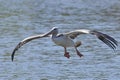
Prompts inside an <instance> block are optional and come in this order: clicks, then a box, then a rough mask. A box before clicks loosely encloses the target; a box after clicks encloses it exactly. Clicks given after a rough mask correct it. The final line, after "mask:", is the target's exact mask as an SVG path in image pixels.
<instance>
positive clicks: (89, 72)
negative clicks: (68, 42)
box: [0, 0, 120, 80]
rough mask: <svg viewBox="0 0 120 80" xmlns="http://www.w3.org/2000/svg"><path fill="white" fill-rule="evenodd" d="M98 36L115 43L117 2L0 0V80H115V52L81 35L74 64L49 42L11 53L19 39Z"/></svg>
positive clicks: (119, 67) (119, 55) (119, 32)
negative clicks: (54, 31) (75, 33)
mask: <svg viewBox="0 0 120 80" xmlns="http://www.w3.org/2000/svg"><path fill="white" fill-rule="evenodd" d="M54 26H56V27H58V28H59V31H60V32H61V33H62V32H67V31H71V30H76V29H81V28H85V29H90V30H98V31H101V32H103V33H106V34H108V35H111V36H112V37H114V38H115V39H116V40H117V41H118V44H119V43H120V0H113V1H112V0H99V1H98V0H0V80H119V79H120V47H119V46H118V48H117V49H116V51H113V50H112V49H110V48H109V47H108V46H106V45H105V44H103V43H102V42H101V41H99V40H98V39H97V38H95V36H92V35H81V36H80V37H78V38H77V40H81V41H82V44H83V45H82V46H81V47H79V48H78V49H79V51H80V52H81V53H82V54H84V57H82V58H79V57H78V56H77V55H76V53H75V50H74V49H73V48H69V49H68V50H69V52H70V54H71V58H70V59H67V58H65V57H64V56H63V54H64V50H63V48H62V47H59V46H56V45H55V44H54V43H53V42H52V41H51V39H50V38H42V39H37V40H34V41H31V42H30V43H29V44H26V45H24V46H23V47H22V48H20V49H19V51H17V52H16V54H15V60H14V62H12V61H11V53H12V50H13V49H14V48H15V46H16V45H17V44H18V42H19V41H21V40H23V39H24V38H26V37H28V36H31V35H35V34H41V33H45V32H47V31H49V30H50V29H51V28H52V27H54Z"/></svg>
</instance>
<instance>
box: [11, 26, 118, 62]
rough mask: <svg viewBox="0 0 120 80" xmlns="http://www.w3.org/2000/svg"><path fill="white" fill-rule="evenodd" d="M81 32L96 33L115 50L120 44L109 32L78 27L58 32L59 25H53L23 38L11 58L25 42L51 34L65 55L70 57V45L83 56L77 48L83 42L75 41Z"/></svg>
mask: <svg viewBox="0 0 120 80" xmlns="http://www.w3.org/2000/svg"><path fill="white" fill-rule="evenodd" d="M81 34H92V35H95V36H96V37H97V38H98V39H100V40H101V41H103V42H104V43H105V44H106V45H108V46H109V47H110V48H112V49H113V50H115V49H116V47H117V46H118V42H117V41H116V40H115V39H114V38H112V37H111V36H108V35H107V34H104V33H101V32H98V31H96V30H87V29H78V30H74V31H70V32H67V33H61V34H58V28H57V27H53V28H52V29H51V30H50V31H49V32H47V33H44V34H40V35H35V36H31V37H27V38H25V39H23V40H22V41H20V42H19V44H18V45H17V46H16V47H15V49H14V50H13V52H12V55H11V59H12V61H13V59H14V55H15V52H16V51H17V50H18V49H19V48H20V47H21V46H23V45H24V44H26V43H28V42H30V41H32V40H34V39H38V38H43V37H50V36H51V39H52V41H53V42H54V43H55V44H56V45H58V46H62V47H63V48H64V56H65V57H66V58H70V54H69V52H67V48H68V47H74V48H75V51H76V53H77V55H78V56H79V57H82V56H83V54H81V53H80V52H79V51H78V49H77V47H79V46H80V45H81V42H80V41H77V42H74V41H73V39H75V38H76V37H77V36H78V35H81Z"/></svg>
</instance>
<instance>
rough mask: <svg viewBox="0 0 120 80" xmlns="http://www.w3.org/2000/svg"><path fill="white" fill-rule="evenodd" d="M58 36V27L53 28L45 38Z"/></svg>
mask: <svg viewBox="0 0 120 80" xmlns="http://www.w3.org/2000/svg"><path fill="white" fill-rule="evenodd" d="M51 34H52V35H57V34H58V28H57V27H53V28H52V29H51V30H50V31H49V32H47V33H45V34H44V36H48V35H51Z"/></svg>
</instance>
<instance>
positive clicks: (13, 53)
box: [11, 34, 48, 61]
mask: <svg viewBox="0 0 120 80" xmlns="http://www.w3.org/2000/svg"><path fill="white" fill-rule="evenodd" d="M42 37H48V35H46V34H41V35H36V36H31V37H28V38H25V39H24V40H22V41H20V42H19V44H18V45H17V46H16V47H15V49H14V50H13V52H12V55H11V59H12V61H13V59H14V55H15V52H16V51H17V50H18V49H19V48H20V47H21V46H23V45H24V44H26V43H28V42H29V41H31V40H34V39H38V38H42Z"/></svg>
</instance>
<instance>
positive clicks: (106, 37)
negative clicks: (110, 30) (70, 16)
mask: <svg viewBox="0 0 120 80" xmlns="http://www.w3.org/2000/svg"><path fill="white" fill-rule="evenodd" d="M81 34H92V35H96V36H97V37H98V39H100V40H101V41H103V42H104V43H105V44H106V45H108V46H109V47H110V48H112V49H113V50H115V49H116V47H117V46H118V42H117V41H116V40H115V39H114V38H112V37H111V36H109V35H107V34H104V33H101V32H98V31H95V30H87V29H80V30H75V31H71V32H68V33H66V35H67V36H68V37H70V38H71V39H75V38H76V37H77V36H79V35H81Z"/></svg>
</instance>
